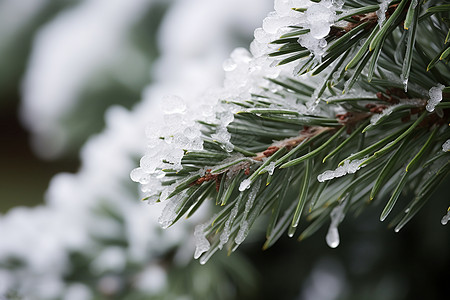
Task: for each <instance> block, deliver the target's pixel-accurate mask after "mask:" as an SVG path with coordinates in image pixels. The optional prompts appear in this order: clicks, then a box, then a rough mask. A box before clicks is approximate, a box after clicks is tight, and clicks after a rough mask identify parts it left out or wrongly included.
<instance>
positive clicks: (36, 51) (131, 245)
mask: <svg viewBox="0 0 450 300" xmlns="http://www.w3.org/2000/svg"><path fill="white" fill-rule="evenodd" d="M18 2H22V3H21V4H20V5H19V4H18ZM27 2H30V3H28V4H29V5H27ZM61 2H62V3H61V6H59V7H56V8H55V7H52V8H48V6H49V5H50V4H49V1H9V0H3V1H1V2H0V7H1V9H0V13H1V14H2V15H4V16H5V18H0V19H1V20H0V22H2V23H4V24H3V25H4V26H0V27H1V28H2V31H1V35H0V40H1V42H0V45H5V44H8V43H10V44H12V43H14V42H15V40H14V39H16V40H20V39H18V38H16V36H19V35H20V34H21V32H22V31H23V29H22V28H23V27H26V26H27V25H28V26H30V25H29V24H33V25H35V24H36V23H40V26H39V27H38V29H37V30H36V31H34V32H33V35H32V43H31V48H30V49H31V50H30V53H29V56H28V57H27V58H26V59H27V61H28V62H27V64H26V69H25V72H24V75H23V77H22V83H21V86H20V88H21V95H22V99H21V103H20V118H21V121H22V122H23V124H24V125H25V126H26V128H27V129H28V130H29V131H30V133H31V141H30V142H31V145H32V147H33V149H34V151H35V153H36V155H38V156H40V157H42V158H45V159H58V158H59V159H61V157H68V156H69V157H70V156H71V155H72V156H73V155H74V153H76V152H77V151H76V149H78V148H80V146H81V143H82V142H83V141H84V140H86V142H85V143H84V145H83V146H81V148H80V149H81V150H80V152H79V159H80V167H79V170H78V171H77V172H76V173H72V174H71V173H60V174H57V175H55V176H54V177H53V178H52V179H51V181H50V183H49V186H48V189H47V192H46V193H45V197H44V203H43V204H40V205H38V206H36V207H23V206H17V207H13V208H11V209H9V211H8V212H7V213H4V214H3V215H2V216H1V217H0V236H1V239H2V242H1V243H0V295H2V296H3V295H10V294H8V293H13V294H14V293H15V292H17V293H18V295H19V296H25V297H26V298H27V299H28V298H29V299H56V298H63V299H91V297H93V296H94V295H95V294H96V293H100V294H101V295H119V294H120V293H124V290H125V286H126V285H127V284H129V282H127V276H125V275H123V274H124V273H126V271H127V272H129V269H130V268H132V269H134V271H133V272H134V275H133V276H134V277H133V280H132V284H131V286H132V288H133V289H135V290H136V291H139V292H142V293H144V294H147V295H155V294H158V293H161V292H163V291H164V289H166V288H167V276H169V275H168V274H169V273H170V267H167V266H165V264H167V262H166V263H164V262H162V260H163V258H164V257H165V256H166V255H169V254H170V253H172V252H173V251H175V252H174V253H175V257H174V258H173V259H172V260H173V262H172V263H173V264H174V266H175V267H174V268H176V266H185V265H186V264H188V263H189V261H190V260H191V257H192V255H193V250H194V248H193V242H192V240H191V239H192V236H193V227H191V224H192V223H189V222H183V224H181V225H180V226H175V227H174V228H172V229H170V230H167V231H164V234H163V232H162V230H161V228H160V227H159V225H158V222H157V219H158V217H159V215H160V213H161V207H159V206H158V205H154V206H152V207H149V206H148V205H147V204H146V203H144V202H140V201H139V197H140V196H139V194H138V193H137V187H136V186H135V185H134V184H133V183H132V182H130V179H129V173H130V171H131V170H132V169H133V168H134V167H135V166H136V164H137V158H138V157H140V156H141V155H142V153H143V151H144V149H145V139H144V133H145V127H146V124H147V123H148V122H149V121H150V120H153V121H155V120H157V119H158V118H159V113H158V111H159V108H160V107H161V106H162V103H163V102H164V100H163V99H164V98H163V97H164V96H165V95H173V94H178V95H183V98H184V99H185V100H186V101H194V100H195V96H196V95H199V94H200V93H201V92H202V91H205V90H206V89H208V88H212V87H214V86H218V85H220V84H221V83H222V81H223V72H222V69H221V66H222V63H223V61H224V60H225V59H226V58H227V56H228V55H229V52H231V50H232V49H233V48H234V47H236V46H244V45H246V44H248V43H249V41H250V40H251V39H252V36H253V30H254V28H256V27H257V26H258V24H259V23H260V21H261V20H262V19H263V18H264V16H265V15H266V14H267V12H268V11H269V10H270V8H271V3H270V1H261V0H250V1H246V2H244V3H241V1H237V0H236V1H234V0H233V1H219V0H215V1H211V0H195V1H182V0H179V1H175V0H174V1H159V0H132V1H113V2H111V1H108V0H84V1H78V2H76V3H66V2H68V1H61ZM42 14H44V15H45V14H46V16H42ZM11 15H15V16H22V17H20V18H17V17H15V18H14V17H11ZM49 15H50V16H49ZM39 18H43V20H44V21H40V22H37V21H36V19H39ZM149 18H150V19H149ZM146 26H147V27H148V28H147V27H146ZM151 26H153V27H151ZM150 35H152V36H151V37H149V36H150ZM139 37H143V39H144V40H145V41H147V43H144V42H142V43H139V39H138V38H139ZM148 41H150V42H148ZM146 46H148V47H147V48H146ZM2 50H3V49H2ZM7 50H9V49H6V50H5V51H6V53H8V51H7ZM11 52H12V51H9V53H10V54H11ZM11 57H13V54H11ZM117 86H119V87H120V89H121V90H119V91H118V92H117V90H118V88H117ZM141 90H142V92H141ZM92 91H95V92H92ZM130 91H131V92H130ZM115 93H118V94H119V95H122V96H124V95H125V96H126V97H128V98H129V99H119V100H117V99H116V98H117V94H116V95H115ZM93 95H94V96H96V97H97V98H95V97H93ZM125 96H124V97H125ZM98 97H103V99H98ZM109 100H111V101H109ZM123 102H125V103H123ZM121 104H123V105H121ZM99 119H100V120H103V119H104V126H103V128H102V125H96V126H97V127H96V128H94V129H93V128H91V127H89V126H88V125H89V124H91V123H92V122H91V121H92V120H99ZM74 121H76V122H75V123H74ZM90 122H91V123H90ZM100 123H101V122H100ZM86 124H87V125H86ZM74 140H75V141H76V143H74V142H73V141H74ZM74 149H75V150H74ZM5 171H6V172H7V170H5ZM23 178H24V179H25V180H24V182H27V181H28V176H27V175H26V174H23ZM24 188H26V184H25V185H24ZM30 196H31V195H30ZM32 196H33V197H36V201H35V202H40V201H39V199H42V197H43V195H32ZM2 197H4V198H5V199H7V198H9V197H14V195H2ZM2 201H4V200H3V199H2ZM11 202H14V199H12V201H11ZM17 203H20V199H17ZM199 220H201V214H200V215H199V216H198V217H197V218H196V219H193V221H192V222H193V223H194V224H195V223H196V222H199ZM174 249H175V250H174ZM170 255H172V254H170ZM75 256H77V257H79V258H80V257H81V259H82V261H83V263H84V264H86V266H85V267H86V268H87V272H88V273H87V274H84V276H85V277H86V278H81V279H77V278H71V279H70V280H67V277H74V276H75V275H74V274H77V272H78V271H79V270H77V269H78V268H79V267H80V266H79V265H77V263H76V262H78V261H76V260H75V258H74V257H75ZM131 266H132V267H131ZM136 266H138V267H137V269H136ZM85 272H86V271H85ZM75 277H76V276H75ZM89 277H92V278H93V279H91V280H90V279H87V278H89ZM90 281H93V282H94V284H88V282H90ZM185 292H186V291H185ZM182 293H183V292H181V295H182ZM178 296H180V295H178Z"/></svg>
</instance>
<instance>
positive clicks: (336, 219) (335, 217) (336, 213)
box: [325, 201, 346, 248]
mask: <svg viewBox="0 0 450 300" xmlns="http://www.w3.org/2000/svg"><path fill="white" fill-rule="evenodd" d="M345 203H346V201H344V202H342V203H341V204H339V205H338V206H336V207H335V208H333V210H332V211H331V213H330V218H331V223H330V227H329V229H328V233H327V236H326V238H325V239H326V241H327V244H328V246H330V247H331V248H336V247H337V246H339V243H340V240H339V231H338V226H339V224H340V223H341V222H342V220H344V217H345V213H344V208H345Z"/></svg>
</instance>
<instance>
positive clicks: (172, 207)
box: [158, 191, 185, 228]
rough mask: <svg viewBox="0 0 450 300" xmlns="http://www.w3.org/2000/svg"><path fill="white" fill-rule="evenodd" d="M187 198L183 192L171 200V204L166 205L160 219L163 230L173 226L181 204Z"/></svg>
mask: <svg viewBox="0 0 450 300" xmlns="http://www.w3.org/2000/svg"><path fill="white" fill-rule="evenodd" d="M184 197H185V192H184V191H183V192H181V193H180V194H178V195H175V196H174V197H172V198H171V199H170V200H169V203H167V204H166V206H165V207H164V210H163V211H162V213H161V216H160V217H159V219H158V222H159V224H160V225H161V227H162V228H167V227H169V226H170V225H172V223H173V220H175V218H176V217H177V213H176V211H177V209H178V208H179V205H180V204H181V201H182V200H183V198H184Z"/></svg>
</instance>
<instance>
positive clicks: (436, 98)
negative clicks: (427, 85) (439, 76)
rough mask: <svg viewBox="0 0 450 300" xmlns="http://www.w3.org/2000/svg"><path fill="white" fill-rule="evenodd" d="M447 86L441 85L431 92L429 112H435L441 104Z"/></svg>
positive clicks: (433, 88)
mask: <svg viewBox="0 0 450 300" xmlns="http://www.w3.org/2000/svg"><path fill="white" fill-rule="evenodd" d="M444 87H445V86H443V85H442V84H439V83H438V85H437V86H433V87H432V88H431V89H430V90H429V91H428V95H429V96H430V99H429V100H428V102H427V106H426V109H427V110H428V111H429V112H433V111H434V108H435V107H436V105H438V104H439V102H441V101H442V90H443V89H444Z"/></svg>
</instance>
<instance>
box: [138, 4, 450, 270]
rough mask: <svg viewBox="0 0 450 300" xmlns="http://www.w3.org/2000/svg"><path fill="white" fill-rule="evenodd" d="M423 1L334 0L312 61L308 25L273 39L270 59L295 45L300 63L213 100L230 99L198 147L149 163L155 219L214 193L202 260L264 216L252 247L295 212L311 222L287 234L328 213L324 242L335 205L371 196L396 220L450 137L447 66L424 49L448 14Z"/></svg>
mask: <svg viewBox="0 0 450 300" xmlns="http://www.w3.org/2000/svg"><path fill="white" fill-rule="evenodd" d="M371 2H372V1H371ZM432 4H433V5H434V4H436V5H434V6H433V7H432V8H429V9H428V10H427V9H426V7H425V5H424V3H423V1H418V2H417V1H408V0H402V1H392V2H390V5H389V6H388V7H387V10H386V12H384V11H381V13H382V14H383V13H384V16H385V17H386V20H385V21H383V22H379V21H380V20H378V18H380V11H379V6H378V4H373V5H370V6H366V5H365V4H364V3H362V2H355V1H348V2H347V4H346V5H347V6H344V8H347V9H349V8H350V10H348V11H346V12H345V13H344V9H343V10H342V11H339V10H338V11H336V13H337V14H338V15H339V14H340V18H339V20H342V21H344V22H345V23H344V24H345V25H342V26H341V25H340V26H339V27H338V26H337V25H333V26H331V29H330V31H329V33H328V34H327V36H326V37H325V40H326V42H327V43H328V44H329V46H327V48H326V49H325V52H324V53H323V55H322V57H321V61H320V60H319V59H317V57H316V56H317V54H314V55H312V54H311V55H310V54H309V52H310V50H309V49H307V48H306V47H303V46H300V45H299V44H298V42H297V39H298V38H299V37H301V36H302V35H306V34H308V33H309V31H308V30H307V29H305V28H303V27H302V26H293V27H291V29H290V31H289V32H288V33H286V34H284V35H282V36H281V37H280V38H279V39H277V40H275V41H273V42H272V44H276V45H281V47H280V48H279V50H278V51H276V52H272V53H270V54H269V57H275V58H278V57H281V56H285V57H286V58H282V60H281V61H279V62H278V65H285V64H288V63H291V62H294V61H298V60H299V59H300V58H304V57H305V53H306V52H307V53H308V54H307V56H309V58H308V59H303V61H304V62H303V61H302V62H300V65H299V67H298V68H296V74H295V75H296V76H297V75H298V74H302V73H310V74H308V75H307V77H305V76H303V77H291V76H284V75H283V76H281V75H278V76H276V77H271V76H269V77H268V78H266V84H267V86H268V88H259V91H257V92H255V91H252V92H253V95H252V96H251V98H247V99H245V100H241V99H239V98H238V97H237V98H236V99H233V100H227V101H222V103H221V107H222V108H221V109H222V111H235V114H234V118H231V119H232V121H230V122H226V125H223V123H221V121H220V120H223V118H222V119H221V118H218V119H217V120H219V121H217V120H216V121H215V122H209V121H208V122H205V121H202V122H201V123H200V124H201V125H202V127H201V136H202V140H203V143H204V147H203V150H201V151H189V150H188V151H186V152H185V154H184V156H183V158H182V159H181V165H180V166H178V169H172V170H168V169H164V168H160V169H159V171H160V172H159V173H158V174H160V175H159V176H165V178H169V179H168V180H165V179H163V180H162V181H161V182H162V184H163V185H166V186H170V187H171V189H170V194H169V195H168V196H167V190H164V189H162V190H161V189H159V190H158V189H157V190H156V192H155V193H154V194H153V195H152V196H151V197H153V199H154V198H155V197H156V198H159V200H160V201H169V203H168V206H170V207H172V211H171V213H170V214H169V218H168V219H167V220H166V222H165V223H164V224H166V225H167V226H169V225H172V224H173V223H174V222H176V221H177V220H178V219H180V217H181V216H182V215H184V214H187V215H188V216H190V215H192V213H193V212H194V211H195V210H197V209H198V207H199V206H200V205H201V204H202V203H203V202H204V201H208V199H210V200H213V201H215V203H216V205H220V207H218V210H217V211H218V212H217V214H216V215H215V216H214V217H213V218H212V219H211V220H210V221H209V222H207V223H206V224H204V225H203V227H201V228H204V230H203V233H204V235H205V237H207V240H204V239H203V240H201V241H202V243H201V248H198V249H197V252H196V256H200V255H201V254H202V253H203V254H202V256H201V258H200V261H201V262H202V263H204V262H206V261H207V260H208V259H209V258H210V257H211V256H212V255H213V254H214V253H215V252H216V251H217V250H218V249H222V247H224V246H226V247H227V249H228V251H229V252H232V251H234V250H236V249H237V248H238V247H239V245H240V244H241V243H242V241H243V240H244V239H245V237H246V236H247V234H248V233H249V231H250V229H251V228H252V226H253V224H254V223H255V222H256V220H258V219H261V220H265V219H266V217H264V216H267V218H268V220H266V222H267V235H266V242H265V243H264V245H263V248H264V249H267V248H268V247H270V246H272V245H273V244H274V243H275V242H276V241H277V240H278V239H279V238H280V237H281V236H282V235H283V234H284V233H285V232H286V231H287V233H288V235H289V236H294V235H296V234H297V228H298V227H299V225H301V224H302V222H304V221H308V222H310V223H311V224H310V225H309V226H308V227H306V229H304V230H303V231H302V232H301V233H300V235H298V238H299V240H303V239H305V238H307V237H308V236H310V235H311V234H313V233H314V232H315V231H317V230H318V229H319V228H320V227H321V226H323V225H324V224H325V223H326V222H327V221H328V220H329V219H331V224H330V229H329V232H328V235H327V242H328V244H329V245H330V246H331V247H336V246H337V245H338V244H339V235H338V231H337V227H338V225H339V223H341V222H342V220H343V219H344V216H345V215H346V214H348V213H357V212H359V211H360V210H361V209H364V208H365V207H367V206H371V205H373V204H374V203H376V204H382V203H383V202H385V203H386V204H385V207H384V209H383V211H382V213H381V216H380V219H381V220H382V221H383V220H385V219H386V218H388V217H390V214H391V212H392V211H393V208H394V207H395V206H400V205H403V206H404V207H405V208H406V209H403V210H402V212H400V213H399V214H398V215H397V216H396V217H394V219H393V221H392V222H393V226H395V230H396V231H398V230H400V229H401V228H402V227H403V226H404V225H405V224H406V223H407V222H408V221H409V220H410V219H411V218H412V217H413V216H414V215H415V214H416V213H417V212H418V211H419V210H420V208H422V207H423V205H424V204H425V203H426V201H427V200H428V199H430V198H431V196H432V194H433V192H434V190H435V189H436V188H437V187H438V186H439V184H440V183H441V182H442V181H443V180H444V178H445V177H446V176H447V175H448V173H449V171H450V164H449V157H448V147H447V146H444V147H443V144H444V143H447V142H446V141H448V139H449V138H450V131H449V130H448V129H447V127H448V124H449V122H450V105H449V100H450V93H449V89H450V87H449V86H450V72H449V71H450V70H449V67H448V66H447V65H445V64H437V62H435V59H436V57H435V58H434V59H433V58H432V57H433V56H430V53H431V52H433V51H434V49H441V48H442V41H443V39H441V36H440V34H434V32H435V31H436V30H439V32H440V33H442V36H443V37H445V34H446V33H447V31H448V26H447V25H445V24H444V23H442V22H439V20H440V17H441V15H440V14H445V13H447V12H448V9H447V6H446V5H439V4H440V3H439V1H433V2H432ZM295 11H296V12H297V13H299V14H304V13H307V10H305V9H301V8H300V9H298V8H296V9H295ZM382 14H381V16H382ZM379 23H380V25H379ZM339 24H343V23H339ZM429 37H431V38H429ZM363 39H365V40H363ZM405 42H406V48H403V49H401V47H403V45H404V44H405ZM305 51H306V52H305ZM445 51H446V50H443V52H441V53H440V54H439V57H442V56H444V58H443V60H445V59H446V57H447V56H445V55H444V54H445V53H446V52H445ZM430 64H432V68H430ZM428 70H429V71H430V72H428V73H427V71H428ZM310 75H318V76H319V77H320V78H321V79H322V81H321V82H320V83H317V82H316V81H314V80H313V79H311V78H310V77H308V76H310ZM399 78H401V79H402V80H400V79H399ZM314 85H315V88H314V87H313V86H314ZM342 93H345V95H343V96H342ZM337 95H340V96H337ZM231 119H230V120H231ZM224 130H225V131H224ZM224 134H225V136H227V137H228V138H222V136H223V135H224ZM163 139H165V138H163ZM442 150H444V151H442ZM137 170H138V171H136V172H141V171H142V170H140V169H137ZM161 172H162V173H161ZM161 174H162V175H161ZM347 174H353V175H348V176H345V175H347ZM136 180H140V179H139V178H138V177H137V178H136ZM406 190H408V191H410V192H411V193H413V194H414V195H415V198H414V199H412V200H411V201H409V202H408V201H407V200H406V199H401V198H400V194H401V193H402V192H403V191H406ZM167 199H168V200H167ZM305 208H306V209H305Z"/></svg>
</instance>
